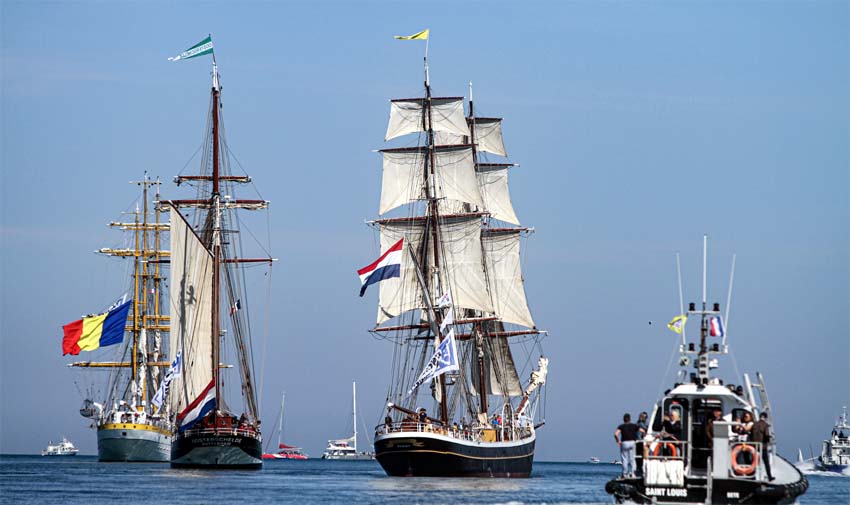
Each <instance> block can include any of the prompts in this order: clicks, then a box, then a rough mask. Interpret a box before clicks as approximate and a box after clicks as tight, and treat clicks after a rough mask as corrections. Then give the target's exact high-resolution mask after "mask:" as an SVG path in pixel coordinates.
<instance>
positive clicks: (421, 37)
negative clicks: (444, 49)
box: [395, 28, 431, 40]
mask: <svg viewBox="0 0 850 505" xmlns="http://www.w3.org/2000/svg"><path fill="white" fill-rule="evenodd" d="M430 32H431V30H430V28H426V29H424V30H422V31H421V32H419V33H414V34H413V35H396V36H395V38H397V39H398V40H428V34H429V33H430Z"/></svg>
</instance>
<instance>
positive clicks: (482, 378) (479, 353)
mask: <svg viewBox="0 0 850 505" xmlns="http://www.w3.org/2000/svg"><path fill="white" fill-rule="evenodd" d="M469 119H470V121H469V122H468V125H469V143H470V144H472V166H473V167H477V165H478V150H477V149H476V148H475V105H474V101H473V99H472V82H470V83H469ZM483 331H484V330H483V326H482V324H481V323H476V324H475V325H473V331H472V333H473V334H474V335H475V336H476V338H475V350H476V357H477V361H478V398H479V400H480V402H481V403H480V408H479V410H478V411H479V412H480V413H483V414H485V415H486V414H487V409H488V406H487V376H486V374H487V370H486V368H485V364H484V359H485V357H484V338H483V336H482V335H481V333H482V332H483Z"/></svg>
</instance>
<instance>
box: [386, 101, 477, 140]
mask: <svg viewBox="0 0 850 505" xmlns="http://www.w3.org/2000/svg"><path fill="white" fill-rule="evenodd" d="M425 100H426V99H425V98H406V99H402V100H392V101H391V102H390V122H389V124H388V125H387V133H386V135H385V136H384V140H390V139H394V138H396V137H399V136H401V135H406V134H408V133H414V132H421V131H427V130H428V128H427V126H426V121H425V119H427V118H423V114H424V111H425V110H426V109H425ZM431 120H432V121H433V124H432V125H431V126H432V129H433V130H434V131H438V132H449V133H454V134H456V135H467V136H468V135H469V127H468V126H467V125H466V118H465V117H464V115H463V97H449V98H431Z"/></svg>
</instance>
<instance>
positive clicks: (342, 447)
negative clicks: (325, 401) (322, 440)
mask: <svg viewBox="0 0 850 505" xmlns="http://www.w3.org/2000/svg"><path fill="white" fill-rule="evenodd" d="M351 398H352V401H353V416H354V435H352V436H351V437H349V438H341V439H336V440H328V446H327V447H326V448H325V452H324V453H323V454H322V459H335V460H337V459H341V460H346V461H352V460H370V459H375V454H374V453H371V452H358V451H357V383H356V382H352V383H351Z"/></svg>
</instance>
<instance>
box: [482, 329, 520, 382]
mask: <svg viewBox="0 0 850 505" xmlns="http://www.w3.org/2000/svg"><path fill="white" fill-rule="evenodd" d="M492 326H493V327H495V329H496V330H497V331H502V330H504V326H503V325H502V324H501V323H496V324H494V325H492ZM486 342H487V355H488V356H489V358H490V367H489V368H490V384H489V385H488V386H487V387H488V388H490V390H489V391H488V393H490V394H493V395H502V396H520V395H521V394H522V385H520V382H519V375H518V374H517V370H516V364H515V363H514V357H513V354H511V347H510V345H509V344H508V339H507V338H505V337H489V338H487V339H486Z"/></svg>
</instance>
